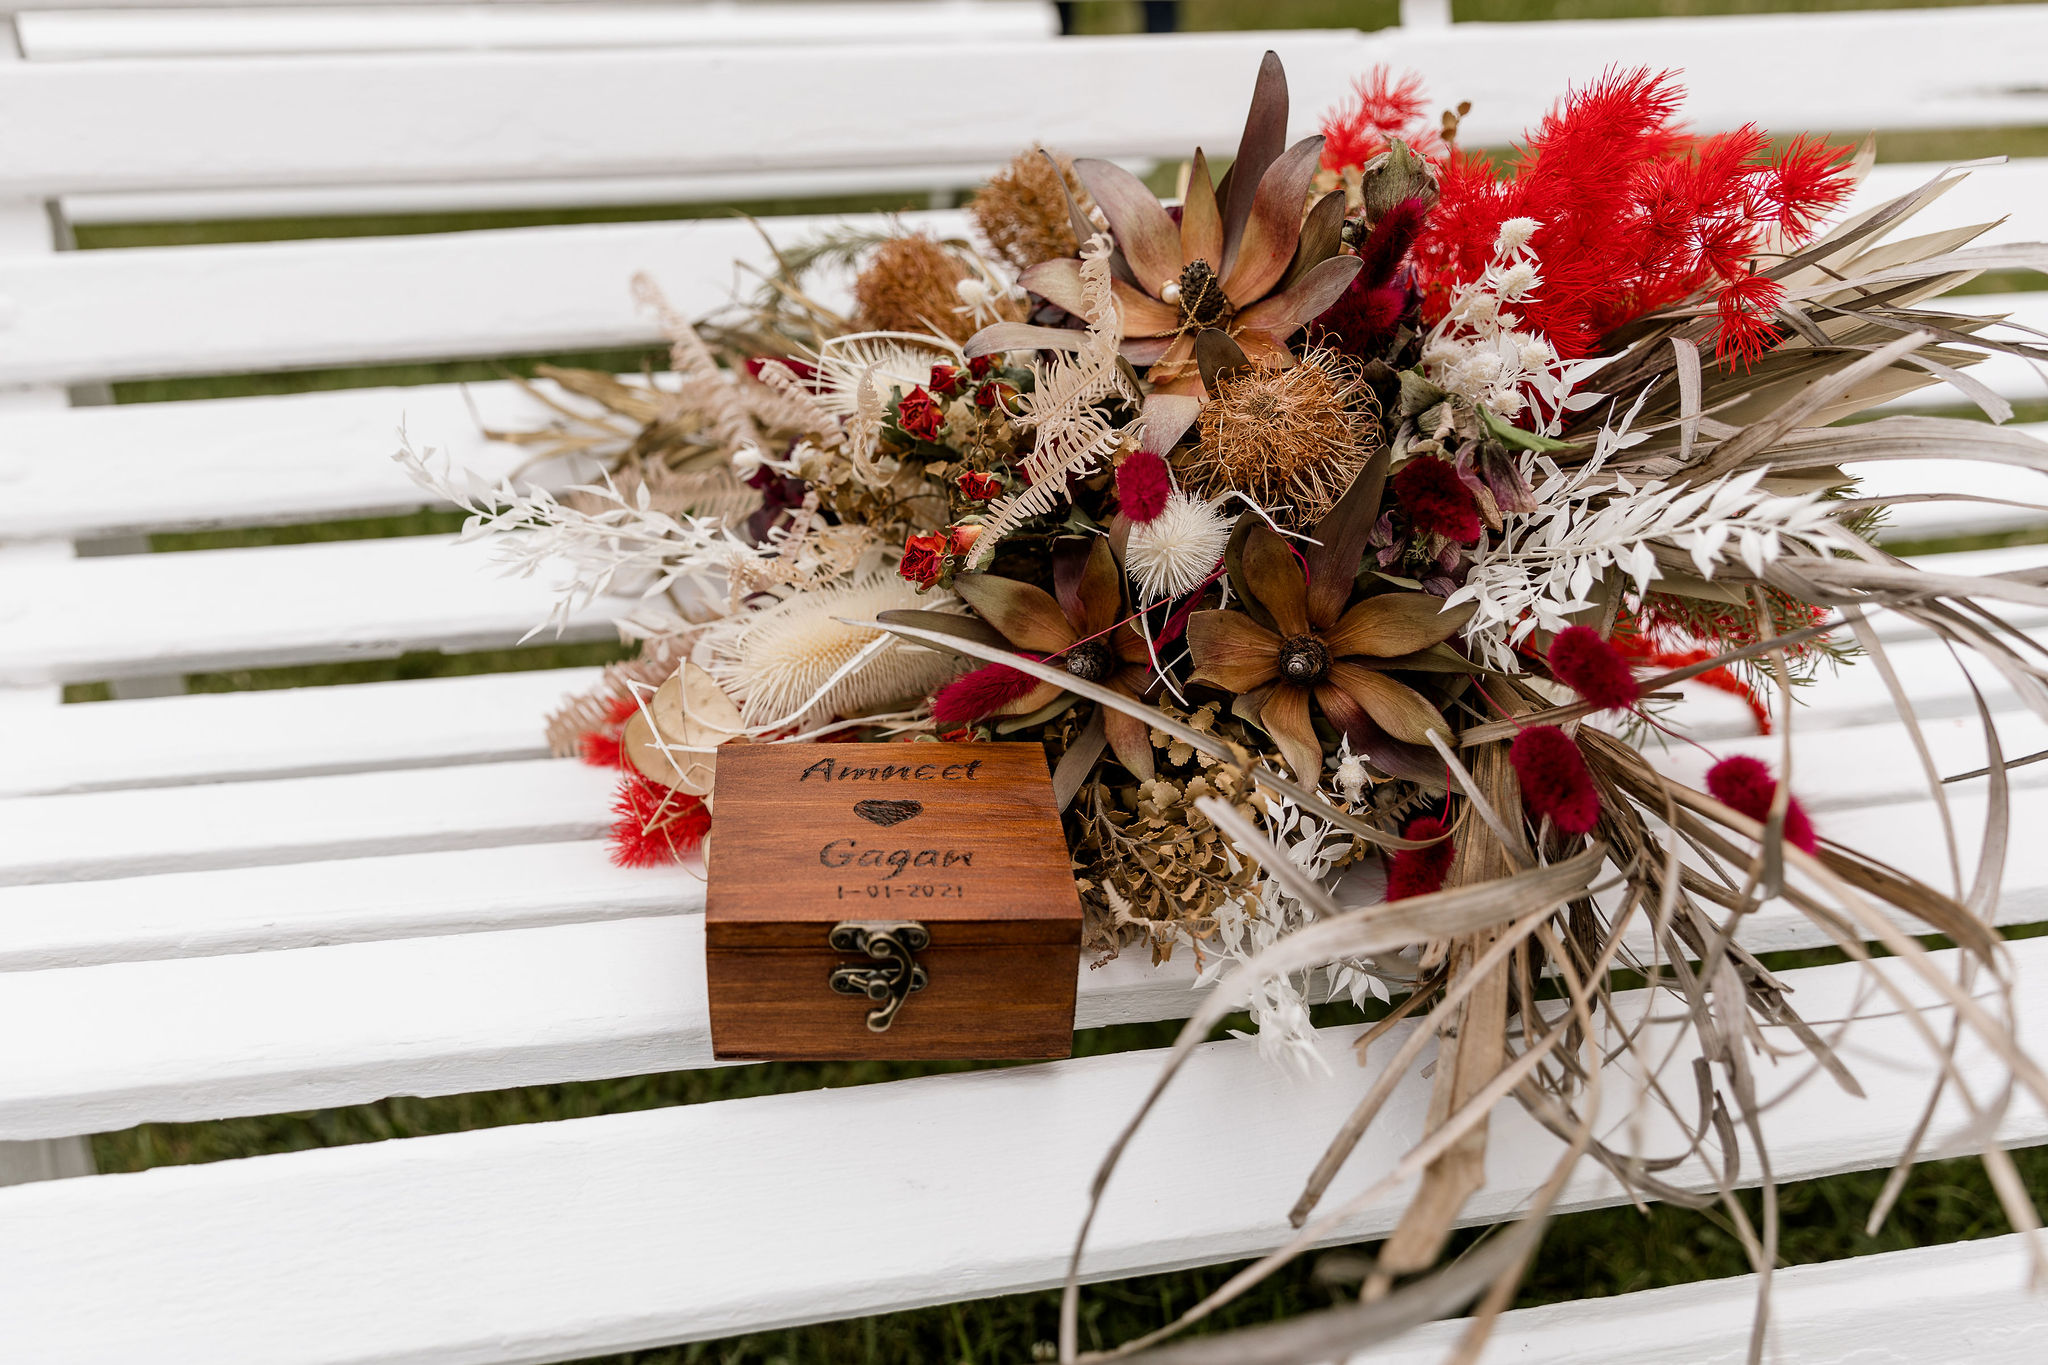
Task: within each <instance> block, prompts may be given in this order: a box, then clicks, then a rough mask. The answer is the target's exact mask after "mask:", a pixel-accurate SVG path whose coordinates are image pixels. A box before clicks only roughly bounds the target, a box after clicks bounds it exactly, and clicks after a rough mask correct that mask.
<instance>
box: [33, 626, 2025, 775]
mask: <svg viewBox="0 0 2048 1365" xmlns="http://www.w3.org/2000/svg"><path fill="white" fill-rule="evenodd" d="M1876 624H1877V627H1878V630H1879V633H1880V634H1881V635H1883V636H1885V637H1886V638H1887V639H1889V640H1890V641H1891V642H1892V643H1891V644H1890V645H1889V646H1888V647H1887V651H1886V652H1887V655H1888V656H1889V657H1890V659H1891V661H1892V664H1893V666H1894V667H1895V668H1896V669H1897V670H1898V672H1899V676H1900V678H1901V679H1902V680H1903V681H1904V683H1905V685H1906V687H1907V688H1908V689H1909V690H1910V691H1911V693H1912V695H1913V698H1914V703H1915V706H1916V708H1917V710H1918V713H1919V715H1920V716H1921V718H1922V719H1923V720H1939V719H1942V718H1946V717H1954V716H1962V715H1974V714H1975V710H1974V707H1973V705H1972V703H1971V701H1970V698H1969V695H1968V693H1967V690H1966V689H1965V688H1964V687H1963V686H1962V682H1961V679H1960V677H1959V675H1958V674H1957V672H1956V669H1955V665H1954V662H1953V660H1952V659H1951V657H1950V655H1949V653H1948V651H1947V650H1946V649H1945V648H1943V647H1942V646H1941V645H1940V643H1939V642H1937V641H1934V640H1931V639H1926V638H1914V637H1911V636H1910V635H1904V636H1902V635H1901V632H1902V631H1903V630H1905V629H1906V627H1904V626H1902V625H1901V623H1899V622H1898V621H1897V620H1896V618H1892V617H1889V616H1880V617H1878V618H1877V622H1876ZM1975 673H1976V674H1977V675H1978V683H1979V686H1981V687H1983V688H1984V691H1985V697H1986V700H1987V701H1988V702H1989V703H1990V704H1991V706H1992V708H1993V709H1994V710H1999V711H2004V710H2009V709H2011V707H2012V706H2013V705H2014V704H2015V702H2016V698H2015V697H2014V695H2013V693H2012V691H2011V689H2010V688H2009V687H2008V686H2007V684H2006V682H2005V680H2004V678H2003V677H2002V676H2000V675H1999V674H1997V673H1996V672H1994V671H1991V670H1987V669H1982V668H1979V669H1976V670H1975ZM597 677H598V670H596V669H550V670H539V671H533V672H524V673H498V674H481V675H473V676H467V677H452V678H423V679H416V680H412V681H407V682H392V683H363V684H357V685H352V686H342V687H307V688H280V689H275V690H269V691H260V692H236V693H199V694H194V695H189V696H183V695H181V696H168V697H148V698H139V699H135V700H123V701H119V702H114V703H95V704H94V707H93V708H92V709H81V708H77V707H58V708H52V709H51V710H50V711H49V713H48V714H47V715H44V716H39V717H38V720H37V724H36V725H35V726H33V727H25V729H24V731H23V732H22V733H18V734H17V735H16V736H15V739H14V745H13V748H12V751H11V752H10V753H9V755H8V759H9V761H8V764H7V766H6V767H5V768H4V769H0V796H37V795H56V794H59V793H65V792H83V791H96V790H112V789H118V788H123V787H157V786H179V785H183V784H186V783H197V782H222V781H246V780H250V779H254V778H277V777H305V776H314V775H320V774H327V773H343V772H357V771H372V770H377V769H383V768H407V767H430V766H434V765H436V764H452V763H481V762H503V761H506V760H510V759H523V758H540V757H543V756H544V755H545V753H546V749H545V746H544V745H543V743H542V734H541V718H542V717H543V716H544V715H545V714H546V713H547V712H548V711H550V710H552V709H553V707H554V706H555V704H556V703H557V702H558V701H559V700H560V699H561V698H562V697H564V696H566V695H568V694H570V693H575V692H581V691H584V690H586V689H588V688H590V687H592V686H594V685H595V684H596V680H597ZM1689 690H1690V692H1691V695H1690V697H1689V699H1688V702H1687V725H1688V733H1690V734H1691V735H1693V737H1694V738H1697V739H1704V740H1720V739H1727V738H1735V737H1741V736H1746V735H1749V734H1752V733H1753V732H1754V729H1755V722H1754V721H1753V720H1752V719H1751V718H1750V715H1749V712H1748V710H1747V709H1746V708H1745V707H1743V706H1742V705H1741V703H1740V702H1738V701H1736V700H1735V699H1733V698H1730V697H1727V696H1725V695H1724V694H1722V693H1718V692H1711V691H1706V690H1704V689H1699V688H1693V689H1689ZM1816 698H1818V699H1819V700H1820V701H1821V702H1822V703H1823V704H1820V705H1815V704H1813V703H1814V702H1815V700H1816ZM1800 700H1801V702H1802V703H1804V704H1802V705H1801V706H1800V708H1799V710H1798V711H1797V713H1796V715H1795V720H1794V724H1795V726H1796V727H1797V729H1798V731H1799V732H1800V733H1801V734H1802V735H1803V734H1805V733H1807V732H1809V731H1812V730H1821V729H1830V728H1834V727H1837V726H1852V725H1873V724H1877V725H1882V724H1888V723H1889V722H1890V721H1891V720H1892V719H1893V712H1892V705H1891V700H1890V695H1889V693H1887V692H1886V690H1885V687H1884V682H1883V679H1882V678H1880V677H1879V676H1878V675H1877V671H1876V670H1875V669H1871V668H1854V667H1852V668H1848V669H1845V670H1843V671H1841V672H1840V673H1833V674H1825V675H1824V676H1823V680H1822V684H1821V688H1820V690H1819V691H1818V693H1817V694H1807V693H1802V694H1801V696H1800Z"/></svg>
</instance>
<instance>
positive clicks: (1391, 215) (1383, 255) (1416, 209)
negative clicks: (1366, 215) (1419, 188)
mask: <svg viewBox="0 0 2048 1365" xmlns="http://www.w3.org/2000/svg"><path fill="white" fill-rule="evenodd" d="M1428 220H1429V201H1428V200H1426V199H1403V200H1402V201H1401V202H1400V203H1398V204H1396V205H1394V207H1392V208H1390V209H1388V210H1387V211H1386V212H1385V213H1383V214H1381V215H1380V220H1379V221H1378V222H1377V223H1374V224H1373V225H1372V231H1370V232H1368V233H1366V235H1365V240H1364V241H1363V242H1360V243H1359V244H1358V259H1359V260H1361V261H1363V262H1364V264H1363V265H1362V266H1360V267H1359V271H1358V274H1357V275H1356V276H1355V277H1354V278H1353V280H1352V283H1353V284H1358V283H1360V282H1363V283H1364V284H1365V285H1366V286H1367V287H1368V288H1373V289H1377V288H1378V287H1379V286H1381V285H1383V284H1385V283H1387V282H1388V281H1389V280H1391V279H1393V278H1394V272H1395V271H1397V270H1399V269H1400V268H1401V263H1402V262H1403V261H1405V260H1407V259H1408V250H1409V248H1410V247H1413V246H1414V245H1415V239H1416V238H1417V237H1418V236H1420V235H1421V233H1422V225H1423V224H1424V223H1425V222H1427V221H1428Z"/></svg>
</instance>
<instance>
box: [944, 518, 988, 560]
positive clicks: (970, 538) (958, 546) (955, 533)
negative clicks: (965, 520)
mask: <svg viewBox="0 0 2048 1365" xmlns="http://www.w3.org/2000/svg"><path fill="white" fill-rule="evenodd" d="M980 539H981V527H980V525H979V524H973V523H970V524H968V525H964V526H955V527H953V528H952V529H951V530H949V531H947V532H946V549H947V551H948V552H950V553H952V554H955V555H958V556H960V557H962V558H965V557H966V555H967V552H968V551H969V550H971V549H973V548H974V542H975V541H977V540H980Z"/></svg>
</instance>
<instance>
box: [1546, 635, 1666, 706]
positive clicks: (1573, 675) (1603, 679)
mask: <svg viewBox="0 0 2048 1365" xmlns="http://www.w3.org/2000/svg"><path fill="white" fill-rule="evenodd" d="M1550 674H1551V676H1552V677H1554V678H1556V679H1557V680H1558V681H1559V682H1561V683H1563V684H1564V685H1565V686H1566V687H1569V688H1570V689H1571V690H1572V691H1574V692H1576V693H1578V694H1579V695H1580V696H1581V697H1583V698H1584V699H1585V700H1586V701H1587V702H1589V703H1590V704H1591V705H1593V706H1594V707H1596V708H1598V709H1599V710H1602V711H1626V710H1627V709H1628V708H1629V707H1631V706H1634V705H1635V704H1636V702H1638V701H1639V700H1641V699H1642V695H1643V689H1642V685H1641V684H1640V683H1638V682H1637V681H1636V675H1635V673H1634V671H1633V670H1632V669H1630V668H1629V666H1628V660H1626V659H1624V658H1622V657H1621V651H1620V650H1618V649H1616V648H1615V647H1614V646H1613V645H1611V644H1609V643H1608V642H1607V641H1606V640H1604V639H1602V638H1601V636H1600V632H1599V631H1597V630H1595V629H1593V628H1592V627H1591V626H1567V627H1565V628H1564V629H1563V630H1561V631H1559V632H1558V633H1557V638H1556V639H1554V640H1552V641H1551V642H1550Z"/></svg>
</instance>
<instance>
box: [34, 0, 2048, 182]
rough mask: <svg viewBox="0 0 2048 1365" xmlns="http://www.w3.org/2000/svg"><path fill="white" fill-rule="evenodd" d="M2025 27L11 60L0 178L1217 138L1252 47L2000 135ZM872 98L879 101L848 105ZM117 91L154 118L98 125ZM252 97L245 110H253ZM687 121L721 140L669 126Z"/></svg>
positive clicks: (1151, 147)
mask: <svg viewBox="0 0 2048 1365" xmlns="http://www.w3.org/2000/svg"><path fill="white" fill-rule="evenodd" d="M2044 40H2048V9H2044V8H2043V7H2041V6H2009V7H2008V6H2000V7H1996V8H1986V9H1951V10H1939V11H1910V10H1908V11H1897V12H1888V13H1882V14H1870V15H1857V16H1855V17H1854V18H1849V17H1845V16H1839V15H1825V14H1821V15H1798V14H1785V15H1768V16H1755V17H1745V18H1709V19H1670V20H1662V21H1621V22H1588V23H1547V24H1499V25H1494V24H1472V25H1457V26H1455V27H1452V28H1448V29H1441V30H1436V31H1430V32H1412V33H1411V32H1400V31H1393V32H1387V33H1383V34H1377V35H1373V36H1370V37H1368V36H1366V35H1362V34H1359V33H1355V32H1349V31H1340V32H1327V33H1311V32H1292V33H1282V34H1176V35H1144V36H1135V37H1113V38H1086V39H1064V40H1058V41H1057V42H1056V43H1052V42H1048V43H1047V44H1046V45H1045V46H1046V53H1045V56H1044V58H1043V59H1042V60H1019V56H1020V54H1019V51H1018V47H1019V45H1018V44H1016V43H1008V42H1006V43H1000V44H990V45H988V48H987V55H986V56H982V55H979V54H978V51H977V48H976V46H975V45H973V44H952V45H945V44H915V45H912V44H905V45H899V46H891V47H886V48H882V49H876V50H872V51H868V52H864V53H863V54H862V60H861V61H859V62H858V63H849V62H847V61H846V60H845V57H844V54H843V50H842V49H840V48H837V47H825V46H820V47H791V48H780V49H777V50H774V51H772V52H771V51H767V50H763V49H747V48H726V49H696V50H673V49H670V50H654V51H647V52H631V53H619V52H597V53H567V54H546V55H538V54H515V53H490V54H466V55H461V56H440V55H413V56H394V57H361V58H318V57H307V58H289V57H281V58H256V59H245V60H237V61H224V60H207V59H189V60H179V61H169V60H163V61H144V60H132V61H106V62H78V63H50V64H40V65H39V64H36V63H25V64H22V65H21V66H20V67H18V68H16V69H14V70H10V71H9V72H7V73H6V78H5V80H4V82H0V123H4V124H6V125H7V126H16V127H25V126H29V123H30V121H31V120H33V121H34V124H35V126H36V127H37V128H38V130H39V134H38V136H37V137H36V138H35V139H34V140H33V142H21V143H15V144H11V145H10V146H9V147H8V148H7V149H6V152H5V154H4V156H0V194H4V195H9V196H14V195H19V196H22V197H34V198H44V197H51V196H55V195H61V194H71V193H80V192H90V191H119V190H142V189H172V188H177V189H198V188H206V187H210V186H217V187H224V188H228V187H237V186H248V185H266V184H275V185H291V184H300V185H318V184H328V185H334V184H364V183H398V182H424V181H435V180H489V179H505V178H512V179H518V178H530V177H533V176H537V175H538V176H549V175H578V176H620V175H628V176H630V175H649V174H676V173H678V172H699V171H701V172H721V171H732V170H740V169H750V168H754V167H757V166H759V165H761V164H764V163H776V164H803V165H810V166H832V165H844V166H859V165H879V164H890V163H893V164H898V165H916V164H931V163H941V164H943V163H958V162H971V161H979V160H984V159H990V160H993V159H1000V158H1002V157H1005V156H1007V155H1009V154H1010V153H1011V152H1012V151H1014V150H1015V144H1016V143H1017V141H1018V140H1019V139H1018V126H1017V121H1016V119H1015V118H1014V116H1013V115H1011V114H1008V113H1007V112H1006V113H1004V114H1002V115H1000V116H995V115H992V114H991V113H990V112H988V111H1013V110H1018V109H1030V110H1032V111H1033V114H1034V118H1035V121H1036V122H1037V124H1038V128H1037V129H1036V131H1037V132H1038V134H1039V135H1040V136H1041V137H1043V138H1044V139H1045V140H1046V141H1048V142H1049V143H1051V144H1053V145H1057V146H1062V147H1065V148H1067V149H1068V150H1069V151H1072V152H1074V153H1077V154H1110V155H1118V154H1121V155H1151V154H1165V155H1174V156H1179V155H1185V154H1186V150H1187V144H1188V142H1189V141H1190V140H1192V141H1194V142H1197V143H1200V144H1202V145H1205V146H1211V147H1218V148H1220V147H1224V146H1227V145H1231V144H1233V143H1234V141H1235V138H1236V135H1237V132H1238V128H1239V120H1240V118H1241V112H1242V104H1241V102H1240V99H1239V98H1238V97H1234V96H1228V92H1233V91H1245V90H1248V89H1249V87H1250V84H1251V73H1252V72H1253V71H1254V70H1255V68H1256V65H1257V62H1258V58H1259V54H1260V53H1261V52H1262V51H1263V50H1265V49H1266V48H1267V47H1269V46H1271V47H1273V48H1275V49H1277V50H1278V51H1279V52H1280V54H1281V56H1282V57H1283V58H1284V59H1285V60H1286V61H1287V63H1288V66H1289V69H1290V72H1291V73H1292V77H1293V81H1294V85H1295V88H1296V89H1297V90H1298V91H1300V92H1301V94H1302V96H1303V98H1302V101H1301V105H1300V108H1299V112H1298V113H1297V119H1298V121H1299V127H1300V128H1301V129H1303V130H1305V129H1306V127H1307V123H1308V119H1309V118H1310V117H1311V115H1312V113H1313V111H1314V110H1316V109H1318V108H1320V107H1321V106H1322V104H1324V103H1326V102H1328V101H1329V100H1331V99H1334V98H1335V97H1336V96H1337V94H1338V92H1340V91H1342V90H1344V89H1346V88H1347V87H1348V84H1349V82H1350V81H1351V79H1352V78H1353V77H1355V76H1356V75H1358V74H1359V73H1360V72H1362V71H1364V70H1366V69H1367V68H1369V67H1370V66H1372V65H1373V64H1374V63H1375V62H1387V63H1390V64H1392V65H1394V66H1396V67H1410V68H1414V69H1416V70H1418V71H1419V72H1421V73H1422V75H1423V76H1424V77H1425V79H1427V80H1428V82H1429V87H1428V88H1429V89H1430V91H1431V93H1432V95H1433V97H1434V98H1436V99H1439V100H1444V101H1451V100H1458V99H1470V100H1471V101H1472V102H1473V104H1474V109H1473V112H1472V116H1471V119H1470V120H1469V121H1468V122H1467V124H1466V126H1465V132H1464V138H1465V140H1466V141H1468V142H1471V143H1474V144H1480V145H1488V144H1499V143H1504V142H1507V141H1510V140H1512V139H1514V138H1516V137H1518V136H1520V134H1521V133H1522V131H1523V129H1524V128H1526V127H1528V126H1530V125H1531V124H1532V123H1534V122H1535V120H1536V119H1537V118H1539V117H1540V116H1541V115H1542V114H1543V113H1544V111H1545V110H1547V109H1548V108H1549V107H1550V105H1551V103H1552V102H1553V101H1554V100H1555V99H1556V98H1557V92H1558V90H1559V89H1560V88H1561V87H1562V85H1563V84H1564V83H1565V82H1566V81H1569V80H1584V79H1587V78H1590V77H1593V76H1596V75H1598V74H1599V72H1600V71H1601V70H1602V69H1604V68H1605V67H1607V66H1609V65H1622V66H1630V65H1636V64H1646V65H1651V66H1673V65H1682V66H1684V67H1685V68H1686V70H1687V76H1688V81H1689V84H1690V85H1691V86H1692V89H1693V92H1694V93H1693V98H1692V100H1691V102H1690V103H1689V104H1688V106H1687V110H1686V115H1687V118H1688V120H1689V121H1690V122H1691V123H1692V124H1694V125H1695V126H1697V127H1700V128H1702V129H1705V130H1712V129H1719V128H1727V127H1733V126H1737V125H1739V124H1742V123H1745V122H1748V121H1751V120H1755V121H1757V122H1759V123H1761V124H1763V125H1765V126H1766V127H1773V128H1781V129H1790V128H1796V127H1803V126H1805V125H1806V124H1807V122H1808V121H1809V120H1810V119H1811V116H1812V111H1813V110H1815V109H1828V110H1830V111H1832V112H1833V114H1834V117H1835V118H1836V119H1837V121H1839V122H1840V123H1841V124H1842V125H1843V126H1845V127H1850V128H1900V127H1922V128H1926V127H1933V128H1951V127H1981V126H1993V127H1996V126H2018V125H2027V124H2030V123H2036V122H2041V121H2043V110H2044V107H2048V96H2044V95H2043V94H2042V93H2041V92H2040V91H2039V89H2038V86H2037V83H2036V81H2035V76H2036V74H2037V73H2036V72H2035V70H2034V66H2033V63H2032V54H2033V53H2034V52H2035V51H2037V50H2038V49H2039V47H2040V45H2041V43H2042V42H2043V41H2044ZM1816 49H1825V50H1827V51H1828V52H1829V53H1830V54H1831V56H1832V57H1833V58H1835V60H1832V61H1830V62H1829V63H1827V64H1826V66H1825V67H1824V68H1823V69H1821V70H1818V71H1816V70H1814V69H1813V68H1812V66H1811V64H1810V63H1805V62H1803V61H1802V58H1803V56H1804V54H1805V53H1808V52H1811V51H1813V50H1816ZM1900 51H1911V52H1912V53H1913V54H1914V60H1913V61H1912V62H1911V63H1908V64H1905V65H1903V66H1901V67H1900V68H1899V70H1898V71H1897V72H1896V75H1895V79H1894V80H1892V81H1890V82H1886V83H1884V84H1883V85H1882V87H1879V86H1876V85H1873V84H1872V83H1871V82H1870V81H1868V80H1866V79H1864V72H1865V70H1866V69H1868V66H1869V64H1870V63H1872V62H1877V61H1881V60H1884V61H1886V65H1887V66H1890V65H1895V63H1891V62H1889V61H1888V60H1886V59H1888V58H1889V57H1890V55H1891V54H1895V53H1897V52H1900ZM1475 72H1483V73H1486V74H1485V76H1484V77H1483V78H1478V79H1475V76H1474V73H1475ZM1795 76H1796V77H1797V79H1794V77H1795ZM778 86H783V87H790V88H799V87H800V88H805V89H807V90H808V91H809V92H810V93H811V94H812V95H813V96H814V97H816V98H817V99H818V101H819V102H820V104H821V105H823V106H826V107H830V108H832V109H833V117H832V118H830V119H821V120H815V121H812V122H810V123H808V124H807V125H806V127H805V129H804V133H803V137H802V140H801V142H800V143H797V144H792V143H791V142H790V141H789V139H788V129H787V128H786V127H785V126H784V125H782V124H781V123H779V122H778V121H776V120H773V119H746V118H736V117H734V115H733V112H732V111H734V110H737V109H744V108H748V107H750V104H749V102H750V100H752V99H754V98H756V97H757V95H758V92H759V91H760V90H761V89H764V88H773V87H778ZM874 89H888V90H891V91H892V92H894V97H893V98H892V99H891V100H890V101H888V102H887V104H886V105H883V104H880V103H877V102H875V101H872V100H860V99H858V98H854V97H853V96H854V94H855V92H857V91H860V90H874ZM1191 92H1202V93H1201V96H1200V97H1199V98H1189V95H1190V93H1191ZM1219 94H1220V95H1223V96H1226V97H1214V96H1218V95H1219ZM117 101H127V102H129V103H128V104H126V105H123V104H118V103H117ZM113 107H141V108H148V109H151V110H152V111H154V114H155V116H154V117H152V118H151V119H149V120H147V121H144V122H141V123H136V122H133V121H118V120H108V119H106V118H104V117H101V115H102V113H103V111H104V110H106V109H108V108H113ZM252 108H254V109H262V110H264V112H265V117H264V119H263V120H261V121H260V122H259V123H257V124H254V125H252V124H251V123H250V122H249V121H248V119H247V111H248V110H249V109H252ZM963 111H966V112H965V113H964V114H963ZM689 128H697V129H712V130H715V131H716V134H717V135H716V136H715V137H702V138H692V137H683V136H679V135H678V133H677V131H676V130H677V129H689Z"/></svg>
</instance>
